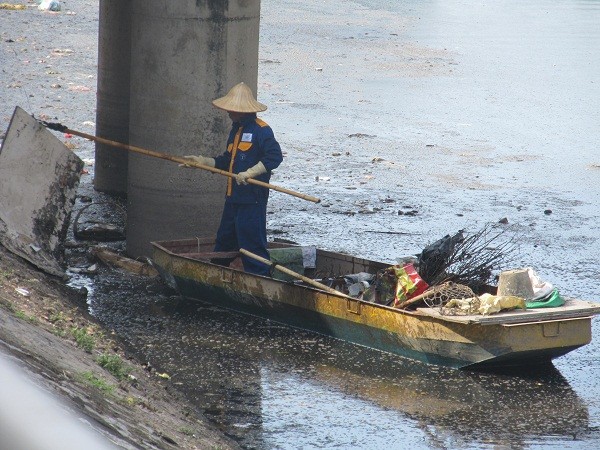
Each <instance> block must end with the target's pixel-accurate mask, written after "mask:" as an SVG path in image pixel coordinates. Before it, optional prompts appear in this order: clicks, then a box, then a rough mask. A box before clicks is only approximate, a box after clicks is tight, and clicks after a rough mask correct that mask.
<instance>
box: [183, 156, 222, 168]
mask: <svg viewBox="0 0 600 450" xmlns="http://www.w3.org/2000/svg"><path fill="white" fill-rule="evenodd" d="M183 158H184V159H187V160H189V161H190V162H193V163H197V164H202V165H203V166H209V167H215V158H209V157H207V156H202V155H199V156H195V155H187V156H184V157H183ZM179 167H190V166H188V165H187V164H179Z"/></svg>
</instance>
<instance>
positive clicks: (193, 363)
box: [91, 275, 595, 448]
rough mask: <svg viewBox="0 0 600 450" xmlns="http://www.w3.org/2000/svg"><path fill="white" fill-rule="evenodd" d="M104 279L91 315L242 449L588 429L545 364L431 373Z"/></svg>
mask: <svg viewBox="0 0 600 450" xmlns="http://www.w3.org/2000/svg"><path fill="white" fill-rule="evenodd" d="M104 280H106V282H105V281H104ZM101 284H102V285H101V286H99V285H98V283H96V288H95V291H94V295H93V298H92V299H91V308H92V309H93V311H94V313H95V315H96V316H97V317H98V318H99V319H100V320H101V321H102V322H104V324H105V325H106V326H108V327H109V328H112V329H114V330H115V332H116V333H117V334H118V335H119V336H121V337H122V338H123V339H125V340H126V342H127V343H128V344H129V345H130V346H131V347H132V348H133V349H135V351H136V352H137V353H138V354H139V356H140V357H142V358H144V360H146V361H148V362H149V364H151V365H152V366H154V367H155V368H156V369H157V370H158V371H160V372H167V373H168V374H169V375H170V376H171V382H172V383H173V384H174V385H175V386H176V387H177V388H178V389H179V390H181V391H182V392H184V393H185V394H186V396H187V397H188V398H189V399H190V400H191V401H192V402H193V403H194V404H195V405H196V406H197V407H198V408H199V409H201V410H202V412H204V413H205V414H206V415H207V416H208V417H209V418H210V419H211V420H212V421H213V422H214V423H215V424H216V425H217V426H218V427H219V428H220V429H221V430H222V431H224V432H225V433H226V434H228V435H229V436H231V437H233V438H234V439H236V440H238V442H240V444H241V445H242V446H243V447H245V448H299V447H304V448H309V447H310V448H330V447H331V446H332V445H334V444H335V445H338V446H339V445H340V444H341V445H348V446H352V447H355V448H374V447H377V446H378V445H385V443H386V442H387V440H388V439H393V438H398V439H404V438H403V437H402V436H403V435H404V434H405V432H406V431H407V430H412V435H413V436H414V435H415V434H416V435H417V436H418V440H416V441H415V442H416V443H420V445H423V440H425V441H426V442H427V447H428V448H430V447H431V446H434V447H439V448H447V447H452V446H454V445H457V443H459V444H460V445H483V444H484V443H485V445H489V444H490V443H492V444H494V445H510V446H511V448H519V447H525V446H527V443H528V442H529V443H531V442H540V441H552V440H556V439H558V440H561V441H564V440H568V441H570V440H572V439H573V440H577V439H579V438H581V437H582V436H584V435H588V434H590V433H592V432H595V430H594V429H593V427H590V425H589V416H588V409H587V406H586V405H585V404H584V403H583V402H582V401H581V400H580V398H579V397H578V395H577V394H576V392H575V391H574V390H573V389H572V388H571V386H570V385H569V383H568V381H567V380H566V379H565V378H564V377H563V376H562V375H561V374H560V372H559V371H558V370H556V369H555V368H554V366H552V365H550V366H548V367H545V368H543V369H541V370H539V371H537V372H533V373H531V372H530V373H524V372H518V373H516V372H513V373H494V374H490V373H485V372H467V371H458V370H453V369H446V368H441V367H435V366H429V365H425V364H422V363H417V362H413V361H410V360H407V359H404V358H401V357H398V356H395V355H390V354H386V353H382V352H379V351H374V350H371V349H367V348H363V347H360V346H356V345H352V344H348V343H345V342H341V341H338V340H335V339H331V338H328V337H325V336H321V335H318V334H315V333H311V332H306V331H303V330H298V329H292V328H290V327H287V326H283V325H279V324H276V323H274V322H271V321H268V320H264V319H261V318H257V317H253V316H246V315H241V314H237V313H234V312H231V311H227V310H224V309H221V308H217V307H214V306H211V305H209V304H204V303H201V302H191V301H187V300H185V299H182V298H181V297H179V296H178V295H177V294H176V293H175V292H173V291H171V290H170V289H169V288H167V287H166V286H164V285H163V284H162V283H160V282H158V281H154V280H145V281H140V280H139V279H129V280H125V279H123V277H122V276H121V275H119V276H118V277H113V278H111V277H110V276H109V277H103V281H102V283H101ZM382 430H385V433H382ZM415 430H416V433H415ZM413 439H415V438H414V437H413ZM417 446H418V445H417Z"/></svg>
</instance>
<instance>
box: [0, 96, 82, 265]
mask: <svg viewBox="0 0 600 450" xmlns="http://www.w3.org/2000/svg"><path fill="white" fill-rule="evenodd" d="M82 169H83V161H81V159H80V158H79V157H78V156H77V155H75V154H74V153H73V152H71V151H70V150H69V149H68V148H67V147H66V146H65V145H64V144H63V143H62V142H61V141H60V140H59V139H57V138H56V137H55V136H54V135H53V134H52V133H51V132H50V131H48V130H47V129H46V127H44V126H43V125H42V124H40V123H39V122H38V121H37V120H35V119H34V118H33V117H32V116H31V115H29V114H28V113H27V112H25V111H24V110H23V109H22V108H20V107H18V106H17V107H16V108H15V111H14V113H13V116H12V119H11V121H10V124H9V127H8V130H7V132H6V138H5V139H4V143H3V145H2V147H1V148H0V244H2V245H3V246H4V247H6V248H7V249H8V250H10V251H11V252H13V253H15V254H17V255H19V256H21V257H22V258H25V259H26V260H28V261H29V262H31V263H32V264H34V265H35V266H37V267H38V268H40V269H41V270H43V271H45V272H47V273H50V274H52V275H57V276H63V275H64V269H63V254H64V247H63V244H64V239H65V237H66V234H67V229H68V226H69V219H70V215H71V211H72V208H73V204H74V203H75V196H76V193H77V192H76V191H77V186H79V179H80V175H81V170H82Z"/></svg>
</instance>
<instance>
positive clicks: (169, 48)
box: [127, 0, 260, 257]
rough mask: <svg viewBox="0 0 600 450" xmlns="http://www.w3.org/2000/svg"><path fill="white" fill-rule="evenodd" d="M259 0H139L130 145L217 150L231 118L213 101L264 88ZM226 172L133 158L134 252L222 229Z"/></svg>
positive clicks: (130, 233)
mask: <svg viewBox="0 0 600 450" xmlns="http://www.w3.org/2000/svg"><path fill="white" fill-rule="evenodd" d="M259 21H260V1H259V0H229V1H226V0H218V1H217V0H210V1H203V2H173V1H171V0H133V2H132V27H131V33H132V36H131V37H132V40H131V42H132V49H131V80H132V82H131V92H130V117H129V142H130V144H132V145H136V146H139V147H142V148H147V149H151V150H156V151H159V152H163V153H169V154H172V155H178V156H184V155H190V154H203V155H206V156H214V155H217V154H219V153H221V152H223V151H224V150H225V141H226V138H227V134H228V131H229V128H230V126H231V123H230V121H229V119H228V118H227V115H226V114H225V113H224V112H223V111H219V110H217V109H216V108H214V107H213V106H212V104H211V101H212V100H213V99H215V98H217V97H219V96H222V95H224V94H225V93H227V91H228V90H229V89H230V88H231V87H232V86H233V85H235V84H237V83H239V82H240V81H243V82H245V83H246V84H248V85H249V86H250V87H251V88H252V89H253V90H254V91H255V92H256V83H257V77H258V35H259ZM225 183H226V179H225V177H222V176H219V175H212V174H210V173H208V172H203V171H201V170H197V169H182V168H180V167H178V166H177V164H174V163H169V162H165V161H163V160H156V159H153V158H148V157H145V156H142V155H136V154H130V155H129V168H128V186H127V195H128V208H127V211H128V212H127V253H128V254H129V255H130V256H133V257H136V256H140V255H149V254H150V251H151V247H150V244H149V243H150V242H151V241H153V240H159V239H171V238H184V237H193V236H207V235H213V234H214V233H215V232H216V229H217V226H218V223H219V219H220V216H221V212H222V208H223V202H224V193H225Z"/></svg>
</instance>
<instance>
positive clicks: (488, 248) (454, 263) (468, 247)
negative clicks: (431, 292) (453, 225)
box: [418, 224, 518, 294]
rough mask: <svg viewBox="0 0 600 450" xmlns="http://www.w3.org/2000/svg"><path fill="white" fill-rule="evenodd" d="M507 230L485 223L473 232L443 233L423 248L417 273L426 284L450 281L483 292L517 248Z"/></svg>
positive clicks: (513, 238)
mask: <svg viewBox="0 0 600 450" xmlns="http://www.w3.org/2000/svg"><path fill="white" fill-rule="evenodd" d="M509 231H510V229H508V228H506V227H502V228H497V227H496V224H488V225H486V226H485V227H484V228H482V229H481V230H480V231H477V232H475V233H466V232H465V230H460V231H458V232H457V233H456V234H454V235H452V236H451V235H446V236H445V237H443V238H442V239H439V240H438V241H436V242H434V243H433V244H431V245H429V246H427V247H425V248H424V249H423V251H422V252H421V254H420V255H419V261H418V267H419V269H418V271H419V275H420V276H421V277H422V278H423V279H424V280H425V281H426V282H427V284H429V286H438V285H440V284H442V283H446V282H449V281H451V282H454V283H457V284H462V285H466V286H468V287H470V288H471V289H472V290H473V291H474V292H475V293H477V294H480V293H483V292H485V287H486V286H489V285H490V284H492V282H493V279H494V276H495V275H494V274H495V272H497V271H499V270H500V269H501V267H502V266H503V265H505V264H507V263H508V261H509V260H510V258H512V254H513V252H514V251H515V250H516V249H517V246H518V237H517V236H516V235H514V234H513V235H509Z"/></svg>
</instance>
